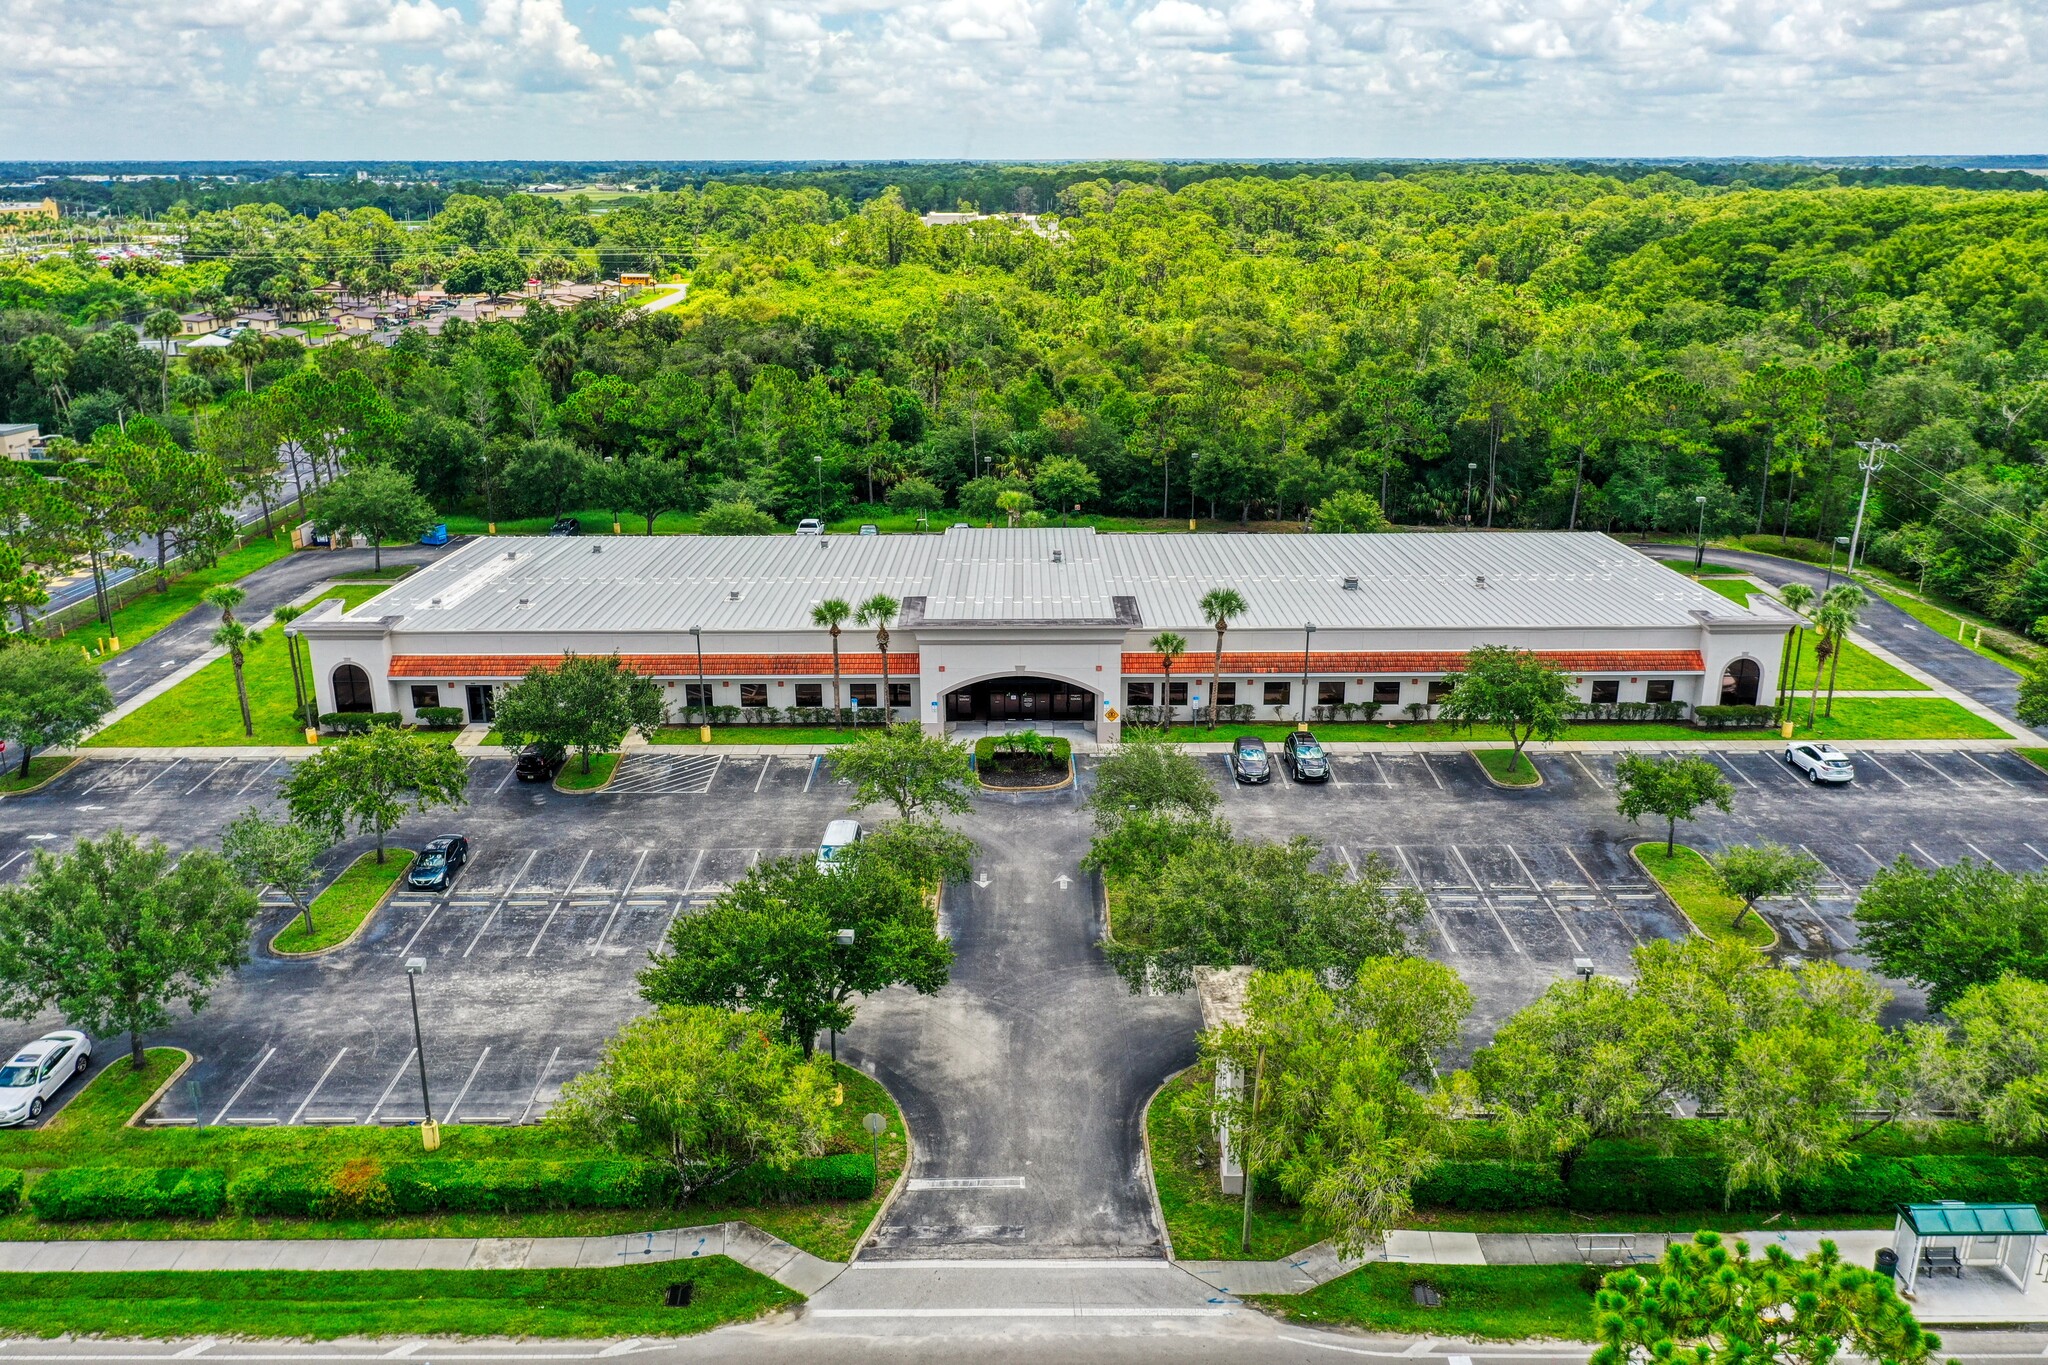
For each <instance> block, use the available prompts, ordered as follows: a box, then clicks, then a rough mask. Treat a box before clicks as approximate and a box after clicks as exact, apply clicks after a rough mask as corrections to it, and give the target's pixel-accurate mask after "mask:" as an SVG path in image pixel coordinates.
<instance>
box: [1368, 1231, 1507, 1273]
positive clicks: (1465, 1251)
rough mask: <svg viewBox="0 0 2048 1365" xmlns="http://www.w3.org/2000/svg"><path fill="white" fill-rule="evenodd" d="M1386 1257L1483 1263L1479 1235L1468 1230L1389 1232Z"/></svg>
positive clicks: (1431, 1262)
mask: <svg viewBox="0 0 2048 1365" xmlns="http://www.w3.org/2000/svg"><path fill="white" fill-rule="evenodd" d="M1386 1258H1387V1259H1388V1260H1389V1261H1406V1262H1410V1263H1412V1264H1415V1265H1485V1264H1486V1256H1485V1253H1483V1252H1482V1251H1480V1249H1479V1235H1478V1234H1477V1233H1472V1232H1389V1233H1388V1234H1387V1255H1386Z"/></svg>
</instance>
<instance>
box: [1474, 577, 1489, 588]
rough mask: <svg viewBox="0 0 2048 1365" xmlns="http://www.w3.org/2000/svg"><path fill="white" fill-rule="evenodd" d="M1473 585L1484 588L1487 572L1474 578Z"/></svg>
mask: <svg viewBox="0 0 2048 1365" xmlns="http://www.w3.org/2000/svg"><path fill="white" fill-rule="evenodd" d="M1472 586H1473V587H1475V588H1483V587H1485V586H1486V575H1485V574H1481V575H1479V577H1478V578H1476V579H1474V580H1473V581H1472Z"/></svg>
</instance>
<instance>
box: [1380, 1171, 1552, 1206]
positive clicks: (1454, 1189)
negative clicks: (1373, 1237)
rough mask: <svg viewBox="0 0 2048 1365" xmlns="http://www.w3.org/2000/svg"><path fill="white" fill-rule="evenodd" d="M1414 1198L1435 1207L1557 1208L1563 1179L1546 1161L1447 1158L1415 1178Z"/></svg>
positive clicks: (1421, 1204) (1418, 1201) (1417, 1202)
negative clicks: (1425, 1173)
mask: <svg viewBox="0 0 2048 1365" xmlns="http://www.w3.org/2000/svg"><path fill="white" fill-rule="evenodd" d="M1415 1202H1416V1204H1417V1205H1418V1206H1419V1207H1422V1208H1432V1209H1545V1208H1557V1207H1558V1206H1559V1205H1561V1204H1563V1203H1564V1182H1563V1181H1562V1180H1560V1179H1558V1175H1557V1167H1555V1166H1553V1165H1551V1164H1550V1163H1549V1162H1547V1161H1444V1162H1439V1163H1438V1164H1437V1166H1436V1168H1435V1169H1434V1170H1432V1171H1431V1172H1430V1173H1429V1174H1428V1175H1426V1176H1424V1177H1423V1178H1422V1179H1420V1180H1418V1181H1416V1182H1415Z"/></svg>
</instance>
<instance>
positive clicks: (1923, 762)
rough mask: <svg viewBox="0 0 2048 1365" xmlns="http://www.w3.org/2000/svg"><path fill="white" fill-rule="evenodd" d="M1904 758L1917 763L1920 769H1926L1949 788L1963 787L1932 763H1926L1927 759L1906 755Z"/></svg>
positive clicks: (1915, 755)
mask: <svg viewBox="0 0 2048 1365" xmlns="http://www.w3.org/2000/svg"><path fill="white" fill-rule="evenodd" d="M1906 757H1907V758H1910V759H1913V760H1914V761H1915V762H1917V763H1919V765H1920V766H1921V767H1923V768H1925V769H1927V771H1929V772H1931V773H1933V774H1934V775H1935V776H1936V777H1938V778H1940V779H1941V780H1942V781H1944V782H1946V783H1948V784H1949V785H1950V786H1951V787H1960V786H1962V785H1963V784H1962V783H1960V782H1958V781H1956V780H1955V779H1954V778H1953V777H1950V776H1949V775H1948V774H1947V773H1945V772H1943V771H1942V770H1941V769H1939V768H1937V767H1935V766H1934V765H1933V764H1932V763H1930V762H1928V761H1927V759H1926V758H1925V757H1924V756H1922V755H1920V754H1907V755H1906Z"/></svg>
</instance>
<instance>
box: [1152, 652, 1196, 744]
mask: <svg viewBox="0 0 2048 1365" xmlns="http://www.w3.org/2000/svg"><path fill="white" fill-rule="evenodd" d="M1152 652H1153V653H1154V654H1157V655H1158V656H1159V658H1160V662H1161V663H1162V664H1163V665H1164V671H1165V673H1166V681H1164V682H1163V683H1161V684H1160V695H1159V701H1160V707H1159V726H1160V728H1161V729H1170V728H1172V725H1173V661H1174V660H1175V659H1178V658H1179V657H1180V656H1181V655H1183V654H1185V653H1187V652H1188V642H1187V639H1186V637H1185V636H1180V635H1176V634H1174V633H1173V632H1172V631H1170V630H1162V631H1160V632H1159V633H1158V634H1157V635H1155V636H1153V637H1152Z"/></svg>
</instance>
